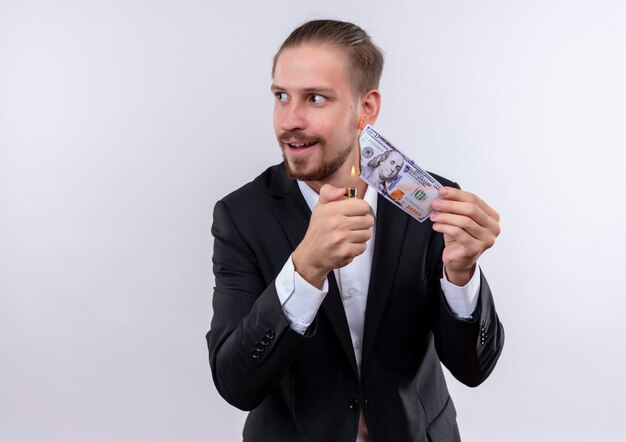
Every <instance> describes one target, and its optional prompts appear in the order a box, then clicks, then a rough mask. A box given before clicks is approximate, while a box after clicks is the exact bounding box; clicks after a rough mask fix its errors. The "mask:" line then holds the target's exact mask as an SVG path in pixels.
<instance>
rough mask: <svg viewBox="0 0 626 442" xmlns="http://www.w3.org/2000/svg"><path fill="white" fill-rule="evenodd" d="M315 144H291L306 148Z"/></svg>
mask: <svg viewBox="0 0 626 442" xmlns="http://www.w3.org/2000/svg"><path fill="white" fill-rule="evenodd" d="M312 144H313V143H304V144H291V145H292V146H293V147H304V146H311V145H312Z"/></svg>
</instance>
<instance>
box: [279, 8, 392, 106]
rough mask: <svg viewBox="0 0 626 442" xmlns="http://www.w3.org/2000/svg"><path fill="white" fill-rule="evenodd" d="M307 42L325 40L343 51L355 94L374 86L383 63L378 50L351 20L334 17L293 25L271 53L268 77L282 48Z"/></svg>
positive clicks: (320, 42) (377, 82) (321, 41)
mask: <svg viewBox="0 0 626 442" xmlns="http://www.w3.org/2000/svg"><path fill="white" fill-rule="evenodd" d="M307 43H315V44H326V45H329V46H332V47H336V48H338V49H341V50H343V51H345V53H346V55H347V56H348V61H349V63H348V68H349V75H350V80H351V83H352V87H353V89H354V91H355V92H356V93H357V94H363V93H365V92H367V91H369V90H371V89H378V84H379V82H380V77H381V75H382V73H383V64H384V56H383V53H382V51H381V50H380V48H378V46H376V45H375V44H374V42H373V41H372V39H371V38H370V36H369V35H368V34H367V32H365V31H364V30H363V29H361V28H360V27H358V26H357V25H355V24H353V23H349V22H342V21H336V20H312V21H309V22H306V23H305V24H303V25H302V26H300V27H298V28H296V29H294V31H293V32H292V33H291V34H290V35H289V37H287V39H286V40H285V41H284V42H283V44H282V46H281V47H280V49H279V50H278V52H277V53H276V55H275V56H274V61H273V64H272V77H274V71H275V70H276V62H277V61H278V57H279V55H280V54H281V52H282V51H283V50H284V49H288V48H295V47H297V46H301V45H303V44H307Z"/></svg>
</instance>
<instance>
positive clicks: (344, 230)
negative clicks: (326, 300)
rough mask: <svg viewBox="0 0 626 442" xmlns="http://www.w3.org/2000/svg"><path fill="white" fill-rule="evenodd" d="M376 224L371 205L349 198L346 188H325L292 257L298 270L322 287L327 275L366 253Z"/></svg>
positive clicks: (327, 185) (310, 281) (324, 186)
mask: <svg viewBox="0 0 626 442" xmlns="http://www.w3.org/2000/svg"><path fill="white" fill-rule="evenodd" d="M373 225H374V217H373V216H372V214H371V209H370V206H369V204H367V203H366V202H365V201H363V200H361V199H346V198H345V189H343V188H337V187H333V186H331V185H330V184H325V185H323V186H322V188H321V189H320V198H319V201H318V202H317V205H316V206H315V208H314V209H313V213H312V214H311V220H310V222H309V228H308V230H307V232H306V235H304V239H303V240H302V242H301V243H300V244H299V245H298V247H296V250H294V252H293V254H292V259H293V264H294V267H295V269H296V271H297V272H298V273H299V274H300V276H302V277H303V278H304V279H305V280H306V281H308V282H309V283H310V284H311V285H313V286H315V287H317V288H322V286H323V284H324V279H325V278H326V275H327V274H328V272H330V271H331V270H333V269H338V268H341V267H344V266H346V265H347V264H349V263H351V262H352V260H353V259H354V258H355V257H356V256H358V255H360V254H361V253H363V252H364V251H365V248H366V242H367V240H369V239H370V238H371V237H372V230H371V228H372V226H373Z"/></svg>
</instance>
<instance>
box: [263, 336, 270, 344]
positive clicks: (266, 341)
mask: <svg viewBox="0 0 626 442" xmlns="http://www.w3.org/2000/svg"><path fill="white" fill-rule="evenodd" d="M261 344H262V345H264V346H265V347H267V346H268V345H270V338H268V337H267V335H266V336H263V337H262V338H261Z"/></svg>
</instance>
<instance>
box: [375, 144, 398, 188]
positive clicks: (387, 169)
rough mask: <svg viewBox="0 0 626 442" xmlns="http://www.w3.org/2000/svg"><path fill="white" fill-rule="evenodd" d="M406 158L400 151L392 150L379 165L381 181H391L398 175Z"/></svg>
mask: <svg viewBox="0 0 626 442" xmlns="http://www.w3.org/2000/svg"><path fill="white" fill-rule="evenodd" d="M403 164H404V159H403V158H402V155H400V154H399V153H398V152H395V151H392V152H391V153H390V154H389V156H388V157H387V158H386V159H385V160H384V161H383V162H382V163H380V164H379V165H378V176H379V177H380V179H381V181H391V180H393V179H394V178H395V177H397V176H398V173H399V172H400V169H402V165H403Z"/></svg>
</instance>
